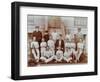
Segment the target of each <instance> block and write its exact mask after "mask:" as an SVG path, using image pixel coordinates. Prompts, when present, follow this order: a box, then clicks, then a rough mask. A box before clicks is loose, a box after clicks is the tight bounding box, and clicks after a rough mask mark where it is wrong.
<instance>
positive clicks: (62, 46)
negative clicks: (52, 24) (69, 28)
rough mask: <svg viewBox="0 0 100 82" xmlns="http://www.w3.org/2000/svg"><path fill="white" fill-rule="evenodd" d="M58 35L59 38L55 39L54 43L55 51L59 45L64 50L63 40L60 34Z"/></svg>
mask: <svg viewBox="0 0 100 82" xmlns="http://www.w3.org/2000/svg"><path fill="white" fill-rule="evenodd" d="M59 36H60V37H59V39H58V40H56V43H55V51H57V50H58V49H59V47H60V49H61V50H62V51H63V52H64V50H65V45H64V40H63V39H62V35H61V34H60V35H59Z"/></svg>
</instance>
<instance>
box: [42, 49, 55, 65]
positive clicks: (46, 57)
mask: <svg viewBox="0 0 100 82" xmlns="http://www.w3.org/2000/svg"><path fill="white" fill-rule="evenodd" d="M40 59H41V60H42V61H43V62H45V63H46V64H47V63H48V62H50V61H52V60H53V59H54V54H53V52H52V50H51V49H49V47H47V48H46V51H45V52H44V55H42V56H41V58H40Z"/></svg>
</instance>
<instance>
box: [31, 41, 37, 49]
mask: <svg viewBox="0 0 100 82" xmlns="http://www.w3.org/2000/svg"><path fill="white" fill-rule="evenodd" d="M31 48H39V43H38V42H37V41H32V43H31Z"/></svg>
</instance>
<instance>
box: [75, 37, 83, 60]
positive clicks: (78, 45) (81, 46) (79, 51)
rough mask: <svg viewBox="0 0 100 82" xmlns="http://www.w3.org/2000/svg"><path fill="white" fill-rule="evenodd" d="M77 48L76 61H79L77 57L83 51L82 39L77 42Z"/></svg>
mask: <svg viewBox="0 0 100 82" xmlns="http://www.w3.org/2000/svg"><path fill="white" fill-rule="evenodd" d="M77 48H78V54H77V57H76V59H77V61H79V58H80V56H81V54H82V53H83V42H82V39H80V42H79V43H78V44H77Z"/></svg>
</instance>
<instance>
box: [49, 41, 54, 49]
mask: <svg viewBox="0 0 100 82" xmlns="http://www.w3.org/2000/svg"><path fill="white" fill-rule="evenodd" d="M47 43H48V46H49V47H50V48H54V47H55V43H54V41H53V40H48V42H47Z"/></svg>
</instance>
